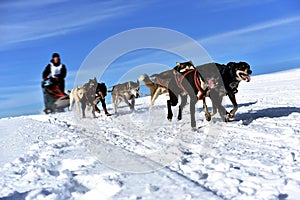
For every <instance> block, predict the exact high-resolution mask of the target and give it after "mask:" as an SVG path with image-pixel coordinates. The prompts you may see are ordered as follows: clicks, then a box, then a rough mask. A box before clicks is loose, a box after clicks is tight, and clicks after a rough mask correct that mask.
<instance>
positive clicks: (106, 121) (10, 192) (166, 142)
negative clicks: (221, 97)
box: [0, 69, 300, 200]
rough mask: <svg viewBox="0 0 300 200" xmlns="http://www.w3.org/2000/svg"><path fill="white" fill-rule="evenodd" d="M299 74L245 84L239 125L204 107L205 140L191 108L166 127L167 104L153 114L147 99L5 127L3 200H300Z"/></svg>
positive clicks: (2, 123) (200, 118) (0, 175)
mask: <svg viewBox="0 0 300 200" xmlns="http://www.w3.org/2000/svg"><path fill="white" fill-rule="evenodd" d="M299 72H300V70H299V69H297V70H292V71H286V72H281V73H276V74H269V75H262V76H256V77H253V78H252V81H251V82H250V83H242V84H241V85H240V88H239V93H238V94H237V101H238V103H239V110H238V112H237V115H236V117H235V119H234V120H233V121H232V122H229V123H224V122H221V121H220V118H219V116H214V117H213V119H212V122H206V121H205V118H204V113H203V111H202V109H201V107H202V105H201V103H199V105H198V107H199V108H198V109H197V110H198V112H197V114H196V115H197V116H196V118H197V124H198V126H199V129H198V131H196V132H192V131H191V130H190V121H189V120H190V118H189V111H188V108H185V109H184V111H183V120H182V121H180V122H177V121H175V120H174V121H173V122H171V123H170V122H168V121H167V120H166V110H165V109H166V108H165V99H164V97H163V96H161V97H159V99H158V100H157V102H156V104H155V106H154V109H153V110H152V111H150V112H149V111H148V106H149V101H150V100H149V98H141V99H138V100H137V106H136V112H134V113H129V112H128V108H127V107H126V106H124V107H121V108H120V114H119V115H113V116H111V117H106V116H105V115H103V114H100V115H99V116H98V118H97V119H92V118H91V115H90V116H88V117H87V118H86V119H81V118H80V116H78V114H77V113H76V112H68V113H60V114H55V115H49V116H45V115H36V116H23V117H17V118H6V119H0V130H1V137H2V138H3V139H2V140H1V153H2V154H1V157H0V158H1V160H0V161H1V162H0V164H2V166H3V167H2V168H1V169H0V198H1V199H99V198H102V199H107V198H113V199H281V200H282V199H299V198H300V192H299V188H300V168H299V160H300V149H299V146H300V128H299V127H300V120H299V119H300V103H299V97H300V78H298V77H297V78H296V77H295V74H299ZM279 83H280V84H279ZM228 102H229V101H228V100H225V101H224V103H225V104H227V107H228V108H227V109H230V108H229V107H230V104H229V103H228ZM109 109H110V110H111V105H109ZM176 110H177V108H175V109H174V111H175V112H174V116H176V114H177V113H176Z"/></svg>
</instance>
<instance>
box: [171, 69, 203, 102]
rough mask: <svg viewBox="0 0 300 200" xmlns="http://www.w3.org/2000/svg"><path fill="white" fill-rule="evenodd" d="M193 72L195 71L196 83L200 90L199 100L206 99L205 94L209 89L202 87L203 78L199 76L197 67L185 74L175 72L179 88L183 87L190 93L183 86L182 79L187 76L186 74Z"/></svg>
mask: <svg viewBox="0 0 300 200" xmlns="http://www.w3.org/2000/svg"><path fill="white" fill-rule="evenodd" d="M191 73H194V83H195V85H196V88H197V90H198V94H197V96H198V100H201V99H204V98H205V94H206V92H207V90H205V91H204V90H203V89H202V87H201V81H202V80H201V79H200V77H199V76H198V70H197V69H193V70H187V71H185V72H184V73H183V74H180V75H179V73H178V75H176V74H175V80H176V83H177V86H178V87H179V88H181V89H182V90H183V91H184V92H185V93H186V94H188V92H187V90H186V89H185V88H184V87H183V85H182V81H183V79H185V78H186V76H187V75H188V74H191ZM199 93H200V94H199Z"/></svg>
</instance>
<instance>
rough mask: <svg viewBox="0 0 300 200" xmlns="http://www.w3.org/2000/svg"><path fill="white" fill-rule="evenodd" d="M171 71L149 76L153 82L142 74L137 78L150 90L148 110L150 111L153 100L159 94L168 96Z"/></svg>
mask: <svg viewBox="0 0 300 200" xmlns="http://www.w3.org/2000/svg"><path fill="white" fill-rule="evenodd" d="M172 73H173V72H172V70H168V71H164V72H162V73H160V74H154V75H152V76H151V78H152V79H154V80H153V81H152V80H151V79H150V77H149V76H148V75H147V74H143V75H141V76H140V77H139V80H140V81H143V82H144V83H145V85H146V87H147V88H148V89H149V90H150V96H151V100H150V109H152V107H153V105H154V102H155V100H156V99H157V98H158V96H159V95H161V94H167V95H168V94H169V93H168V84H169V82H170V80H171V76H172Z"/></svg>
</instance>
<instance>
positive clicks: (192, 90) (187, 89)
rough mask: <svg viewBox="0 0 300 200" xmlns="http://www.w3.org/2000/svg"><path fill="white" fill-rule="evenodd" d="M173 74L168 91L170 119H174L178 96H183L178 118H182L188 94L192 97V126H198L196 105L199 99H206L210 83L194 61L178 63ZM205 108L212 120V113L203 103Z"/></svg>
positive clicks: (207, 115) (208, 117)
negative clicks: (205, 79)
mask: <svg viewBox="0 0 300 200" xmlns="http://www.w3.org/2000/svg"><path fill="white" fill-rule="evenodd" d="M173 74H174V75H173V76H172V78H171V80H170V82H169V84H168V92H169V95H170V100H168V101H167V108H168V116H167V118H168V120H170V121H171V120H172V117H173V113H172V109H171V107H172V106H176V105H177V104H178V97H180V98H181V104H180V105H179V111H178V117H177V119H178V120H181V119H182V109H183V107H184V106H185V105H186V104H187V96H189V97H190V115H191V127H192V128H193V129H195V128H196V120H195V105H196V103H197V101H198V100H199V99H202V100H203V101H205V96H206V95H207V92H208V90H209V87H208V85H207V84H206V82H205V81H204V80H203V78H202V77H201V75H200V73H199V72H198V70H197V69H196V68H195V67H194V65H193V64H192V62H185V63H177V66H176V67H175V68H174V70H173ZM203 106H204V107H203V108H204V111H205V113H206V117H207V119H208V120H210V113H209V112H208V109H207V106H206V104H205V103H203Z"/></svg>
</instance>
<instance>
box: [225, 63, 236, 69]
mask: <svg viewBox="0 0 300 200" xmlns="http://www.w3.org/2000/svg"><path fill="white" fill-rule="evenodd" d="M227 67H229V68H230V69H233V68H234V67H235V62H229V63H227Z"/></svg>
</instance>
